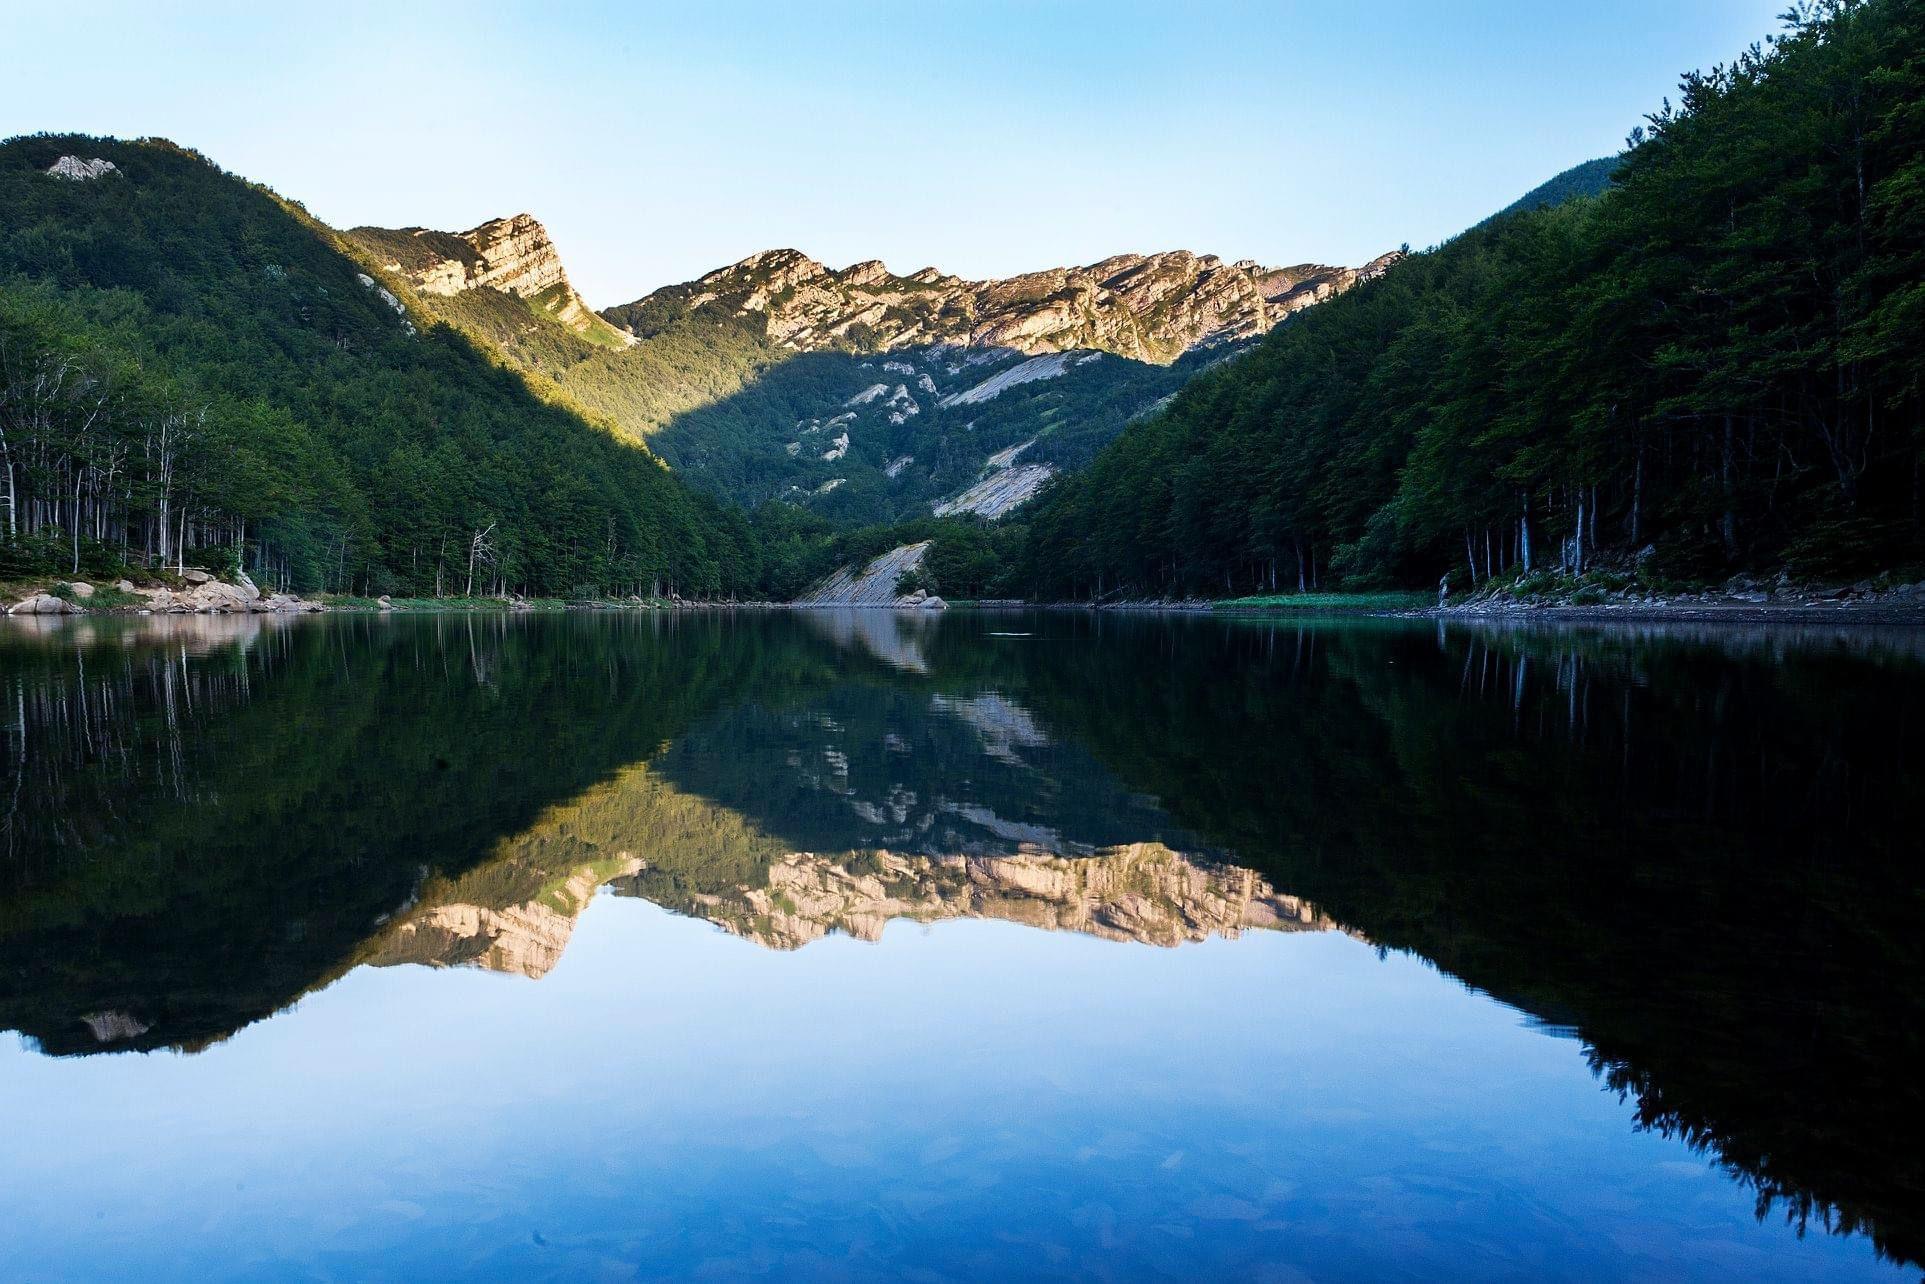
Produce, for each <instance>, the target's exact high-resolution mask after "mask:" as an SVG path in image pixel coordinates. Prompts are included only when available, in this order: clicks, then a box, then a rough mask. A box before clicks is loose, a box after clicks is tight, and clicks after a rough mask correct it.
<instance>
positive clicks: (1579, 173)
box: [1478, 156, 1624, 227]
mask: <svg viewBox="0 0 1925 1284" xmlns="http://www.w3.org/2000/svg"><path fill="white" fill-rule="evenodd" d="M1623 163H1624V157H1623V156H1600V157H1598V158H1597V159H1596V160H1587V161H1585V162H1584V163H1583V164H1582V165H1573V166H1571V168H1569V169H1567V170H1565V171H1564V172H1563V173H1561V174H1559V175H1557V176H1556V177H1554V178H1549V179H1546V180H1545V181H1543V182H1542V183H1539V184H1538V185H1537V186H1536V187H1533V188H1532V189H1531V190H1530V191H1528V192H1526V193H1524V194H1523V195H1522V196H1520V197H1518V198H1517V199H1516V200H1514V201H1512V202H1511V203H1510V204H1509V205H1506V206H1505V207H1504V208H1503V209H1501V210H1499V211H1497V213H1495V214H1493V215H1491V216H1490V218H1487V219H1485V220H1484V223H1489V222H1491V221H1492V220H1494V219H1500V218H1503V217H1504V216H1505V215H1506V214H1516V213H1518V212H1519V211H1520V210H1537V209H1550V208H1552V207H1554V206H1558V205H1562V204H1563V203H1564V202H1566V201H1569V200H1576V199H1578V198H1580V197H1585V196H1599V195H1602V194H1603V193H1605V192H1607V191H1609V190H1610V187H1611V177H1612V175H1614V174H1616V173H1617V172H1618V166H1620V165H1622V164H1623ZM1483 225H1484V224H1483V223H1480V224H1478V226H1479V227H1482V226H1483Z"/></svg>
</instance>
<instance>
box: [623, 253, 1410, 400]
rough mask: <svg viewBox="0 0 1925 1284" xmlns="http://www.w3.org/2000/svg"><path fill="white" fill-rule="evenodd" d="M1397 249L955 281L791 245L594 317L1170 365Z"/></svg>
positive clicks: (847, 342)
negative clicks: (1310, 259) (1289, 260)
mask: <svg viewBox="0 0 1925 1284" xmlns="http://www.w3.org/2000/svg"><path fill="white" fill-rule="evenodd" d="M1399 257H1401V256H1400V255H1398V254H1395V253H1392V254H1387V255H1385V256H1383V257H1382V258H1379V259H1376V260H1374V261H1373V262H1371V263H1368V264H1366V265H1364V266H1363V267H1361V268H1347V267H1329V266H1326V265H1323V264H1317V263H1304V264H1298V265H1297V266H1295V267H1284V268H1270V267H1263V266H1262V265H1260V264H1257V263H1254V262H1251V261H1248V260H1244V261H1242V262H1237V263H1225V262H1224V261H1223V260H1221V259H1219V258H1217V257H1216V256H1214V255H1208V254H1205V255H1196V254H1192V253H1190V252H1189V251H1187V250H1173V251H1169V252H1166V253H1162V254H1147V255H1145V254H1119V255H1117V256H1115V257H1113V258H1108V259H1104V260H1103V261H1102V262H1100V263H1092V264H1089V265H1088V266H1086V267H1064V268H1049V269H1047V270H1045V271H1042V272H1030V273H1025V274H1024V275H1022V276H1015V277H1010V278H1008V279H1006V280H1000V281H965V280H962V279H961V278H959V277H954V276H946V275H944V274H942V273H940V272H938V271H937V270H936V269H934V268H924V269H922V270H921V271H919V272H916V273H914V274H912V275H910V276H895V275H893V274H892V273H890V272H889V271H888V269H886V268H884V267H883V266H882V264H880V263H877V262H875V261H873V260H870V261H867V262H863V263H857V264H855V265H853V266H851V267H848V268H844V269H843V270H842V271H840V272H837V271H833V270H831V269H830V268H828V267H826V266H824V265H823V264H821V263H818V262H816V261H815V260H814V259H812V258H809V257H808V256H807V255H805V254H802V253H801V252H800V251H797V250H767V251H764V252H762V253H760V254H754V255H751V256H750V257H748V258H746V259H743V260H742V261H741V262H740V263H736V264H733V265H731V266H729V267H725V268H721V269H718V270H717V271H714V272H711V273H709V274H708V275H707V276H704V277H702V278H701V279H700V280H698V281H692V282H688V283H687V284H684V285H676V286H668V287H666V288H664V289H661V290H657V291H656V292H655V293H653V294H651V295H648V296H647V297H645V298H643V299H640V300H637V301H636V302H635V303H632V304H627V305H625V306H623V307H619V308H611V309H609V310H608V312H607V313H606V314H605V315H606V316H607V317H608V319H609V320H611V321H613V322H615V323H616V324H617V325H621V326H625V327H628V328H635V327H637V326H645V325H646V324H647V323H648V321H649V318H650V317H651V316H654V315H665V314H667V313H669V312H672V311H676V310H685V311H689V312H698V311H700V310H703V309H708V310H712V311H714V312H716V313H717V314H718V315H733V316H737V317H742V318H747V319H749V320H751V321H755V322H759V324H760V326H761V328H762V330H763V332H764V333H765V334H766V335H767V337H768V338H769V340H770V341H771V342H774V343H776V344H779V345H781V346H783V347H788V348H793V349H796V350H798V351H811V350H815V349H820V348H835V347H854V348H860V349H864V350H871V351H890V350H894V349H898V348H908V347H914V346H919V345H927V344H931V343H956V344H963V345H966V346H969V347H978V348H981V347H1000V348H1014V349H1017V350H1019V351H1022V352H1027V353H1046V352H1062V351H1069V350H1072V349H1095V350H1100V351H1103V352H1113V353H1117V354H1119V355H1121V356H1126V357H1133V358H1135V359H1137V360H1140V361H1156V362H1168V361H1172V360H1174V359H1175V358H1176V357H1177V356H1179V355H1181V354H1182V353H1183V352H1185V351H1187V350H1189V349H1190V348H1193V347H1196V346H1197V345H1198V344H1203V343H1213V342H1218V341H1225V340H1233V339H1247V338H1251V337H1253V336H1255V335H1259V334H1262V333H1264V332H1265V331H1266V330H1268V329H1270V327H1272V326H1274V325H1275V324H1276V323H1277V322H1279V321H1281V320H1283V319H1284V318H1285V317H1287V316H1289V315H1290V314H1292V313H1293V312H1297V311H1300V310H1301V309H1303V308H1307V307H1310V306H1311V305H1313V304H1316V303H1320V302H1322V301H1323V300H1325V299H1328V298H1331V297H1333V296H1334V295H1337V294H1340V293H1342V292H1343V291H1345V290H1347V289H1349V288H1350V287H1351V286H1353V285H1355V284H1357V283H1358V282H1359V281H1365V280H1369V279H1371V278H1372V277H1375V276H1378V275H1380V274H1382V272H1383V271H1384V270H1385V269H1386V268H1388V267H1389V266H1390V265H1391V264H1392V263H1394V262H1395V261H1396V260H1397V259H1398V258H1399ZM1034 377H1043V376H1042V375H1036V376H1034Z"/></svg>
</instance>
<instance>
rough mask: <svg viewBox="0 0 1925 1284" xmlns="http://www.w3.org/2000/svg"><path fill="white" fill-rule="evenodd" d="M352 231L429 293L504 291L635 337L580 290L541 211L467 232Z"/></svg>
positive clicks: (615, 336) (565, 320)
mask: <svg viewBox="0 0 1925 1284" xmlns="http://www.w3.org/2000/svg"><path fill="white" fill-rule="evenodd" d="M348 235H349V236H350V237H352V238H353V239H354V240H355V241H357V242H358V243H360V245H361V246H362V247H364V248H365V249H367V250H368V251H369V252H370V253H371V254H372V255H374V256H375V258H376V260H377V261H378V262H379V263H380V265H381V266H382V267H384V268H385V269H387V270H388V271H389V272H392V273H395V274H396V275H398V276H400V277H402V278H403V279H405V280H406V281H407V282H408V283H409V284H410V285H412V286H413V287H414V288H415V289H416V290H417V291H419V292H421V293H422V294H432V295H439V296H443V297H448V296H452V295H456V294H461V293H464V292H465V291H468V290H496V291H499V292H500V293H502V294H509V295H513V296H515V297H516V298H518V299H522V300H524V301H526V302H527V303H528V304H529V305H530V306H531V307H534V308H537V309H539V310H541V311H543V312H546V313H547V314H548V315H549V316H551V317H553V318H554V319H555V320H556V321H558V322H560V323H561V324H562V325H564V326H566V327H567V328H568V329H570V330H573V331H574V332H575V333H577V334H581V335H584V336H587V337H589V338H592V339H596V340H598V341H613V342H618V343H621V344H628V343H631V342H633V339H632V336H630V335H629V334H628V333H627V332H626V331H622V330H618V329H616V328H615V327H613V326H610V325H609V324H608V323H607V322H605V321H603V320H602V318H601V317H599V316H597V315H596V314H595V311H594V309H593V308H590V307H589V306H588V303H587V301H586V300H585V299H583V298H582V297H581V295H579V294H577V293H576V292H575V287H574V286H573V285H571V284H570V283H569V280H568V273H567V271H566V269H564V268H563V267H562V261H561V254H560V252H559V251H557V250H556V249H555V243H554V241H553V240H552V239H551V238H550V237H549V235H548V229H547V228H545V227H543V226H542V225H541V224H540V222H538V221H537V220H536V219H535V217H534V216H533V215H530V214H516V215H514V216H513V217H511V218H498V219H491V220H489V221H488V222H486V223H483V224H482V225H481V226H479V227H474V228H470V229H468V230H467V231H466V232H436V231H433V230H431V229H429V228H423V227H405V228H398V229H395V228H382V227H357V228H355V229H354V230H353V231H351V232H349V233H348Z"/></svg>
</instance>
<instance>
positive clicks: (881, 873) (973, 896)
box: [696, 843, 1336, 950]
mask: <svg viewBox="0 0 1925 1284" xmlns="http://www.w3.org/2000/svg"><path fill="white" fill-rule="evenodd" d="M696 902H697V905H696V912H698V913H700V914H701V915H702V916H703V917H705V918H708V919H709V920H710V921H712V922H714V923H716V924H718V925H719V926H721V927H722V928H723V929H725V930H727V931H730V932H734V933H736V934H737V935H740V936H743V937H746V938H747V939H749V940H752V941H754V942H755V943H756V944H758V945H761V946H764V947H766V948H768V949H775V950H792V949H798V948H800V947H801V946H804V945H807V944H808V943H809V942H811V941H816V940H820V939H821V938H823V937H824V936H827V935H829V934H830V933H831V932H841V933H844V934H846V935H848V936H852V937H854V938H856V939H857V940H862V941H874V940H877V939H879V938H880V937H881V936H882V930H883V928H884V927H886V926H887V925H888V924H889V922H890V921H891V920H893V919H909V920H912V921H914V922H919V923H933V922H938V921H941V920H944V919H953V918H989V919H1000V920H1003V921H1005V922H1010V923H1020V924H1023V925H1025V926H1029V927H1037V928H1042V929H1044V930H1047V931H1066V932H1080V933H1083V934H1084V935H1088V936H1094V937H1098V938H1101V939H1103V940H1107V941H1130V942H1135V943H1138V944H1145V945H1157V946H1163V947H1166V948H1167V947H1170V946H1175V945H1180V944H1183V943H1184V942H1187V941H1201V940H1206V939H1208V938H1209V937H1212V936H1222V937H1236V936H1239V935H1241V934H1242V933H1243V932H1245V931H1248V930H1269V931H1327V930H1330V929H1332V928H1335V927H1336V924H1335V923H1334V922H1332V921H1331V920H1330V919H1328V918H1326V917H1325V916H1324V915H1323V914H1321V913H1319V912H1318V911H1317V910H1316V909H1315V907H1313V906H1311V905H1310V904H1308V903H1307V902H1305V901H1303V900H1301V899H1300V898H1298V897H1295V896H1291V895H1288V894H1285V893H1282V892H1278V891H1277V890H1276V889H1274V888H1272V887H1271V886H1270V885H1269V884H1268V883H1266V882H1265V881H1264V880H1263V879H1262V878H1261V877H1259V876H1258V875H1257V874H1255V873H1254V872H1252V871H1250V870H1247V869H1242V868H1239V867H1237V866H1233V865H1213V864H1208V863H1204V862H1200V861H1196V860H1193V859H1191V858H1190V857H1188V856H1185V855H1184V854H1183V853H1181V852H1176V851H1172V850H1170V849H1169V848H1167V847H1164V846H1162V845H1161V844H1159V843H1132V844H1130V845H1129V846H1127V847H1122V848H1118V849H1116V850H1114V851H1109V852H1104V853H1101V854H1098V855H1094V856H1087V857H1064V856H1057V855H1052V854H1049V853H1044V852H1037V853H1024V854H1022V855H1017V856H994V857H979V856H945V857H928V856H913V855H906V854H901V853H896V852H889V851H874V852H866V853H861V854H859V855H858V856H857V857H855V858H853V859H850V860H845V861H836V860H831V859H829V858H828V857H825V856H821V855H817V854H815V853H812V852H792V853H790V854H788V855H786V856H784V857H782V858H781V859H780V860H778V861H776V862H775V864H774V865H773V866H772V867H771V868H770V870H769V881H768V885H767V886H766V887H753V888H751V887H744V888H741V889H739V890H738V891H737V892H736V893H735V894H734V895H733V896H719V895H713V894H708V895H700V896H697V897H696Z"/></svg>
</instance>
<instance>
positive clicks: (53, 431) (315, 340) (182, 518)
mask: <svg viewBox="0 0 1925 1284" xmlns="http://www.w3.org/2000/svg"><path fill="white" fill-rule="evenodd" d="M75 154H78V155H81V156H83V158H92V157H96V156H97V157H101V158H103V159H106V160H109V161H111V162H112V163H113V164H114V166H115V167H116V168H115V170H114V171H112V172H110V173H107V174H105V175H103V176H102V177H99V178H95V179H91V180H87V181H74V180H68V179H62V178H59V177H55V176H53V175H50V174H48V173H46V170H47V169H48V167H49V166H50V165H52V164H53V162H54V161H55V160H57V159H58V158H59V157H61V156H63V155H75ZM0 211H4V212H5V217H4V218H0V505H4V507H3V508H0V580H5V579H24V578H27V577H31V576H36V575H39V576H45V575H54V574H73V573H87V574H91V575H94V576H97V577H104V576H109V575H114V574H118V573H123V572H125V571H128V570H135V571H139V570H153V569H157V568H160V567H162V566H165V565H170V564H171V565H173V566H176V567H178V566H181V565H185V564H193V563H200V564H203V565H207V566H210V567H216V568H226V567H233V566H244V567H245V568H246V569H247V570H248V571H249V572H250V573H251V574H253V575H254V576H255V578H256V579H257V580H258V581H259V582H261V583H262V584H263V585H264V586H266V585H273V586H275V587H282V588H292V589H296V590H300V591H309V590H316V589H326V590H331V591H337V592H356V593H387V592H395V593H415V594H422V595H428V594H434V595H455V594H484V593H486V594H504V593H510V592H519V593H526V594H543V595H556V596H560V595H576V596H593V595H613V594H625V593H630V592H639V593H662V594H666V593H670V592H679V593H681V594H684V595H686V596H689V597H717V596H725V595H728V594H746V593H752V592H753V591H754V590H755V588H756V586H757V585H758V583H759V581H760V578H761V575H762V566H761V562H760V558H759V556H758V553H757V548H758V545H757V541H756V538H755V536H754V534H753V531H752V529H751V525H750V520H749V517H748V515H747V514H746V513H743V512H741V511H740V510H739V509H736V508H733V507H730V506H728V505H725V504H723V503H721V502H719V501H716V500H714V499H711V498H709V497H708V496H706V495H702V494H698V493H696V492H695V491H692V490H691V489H689V488H688V487H686V486H684V485H682V484H681V482H680V481H679V480H678V479H677V478H675V477H674V476H672V475H671V474H670V473H669V472H668V471H667V470H666V469H665V468H664V467H663V466H662V464H661V462H660V461H659V460H657V459H656V458H655V457H654V456H652V455H650V454H649V453H648V452H647V451H646V450H644V449H641V448H638V447H637V446H635V445H633V444H630V443H627V442H623V441H619V440H617V439H615V438H614V437H613V436H612V435H610V434H609V433H608V432H606V431H604V430H603V429H601V428H599V427H597V426H595V425H594V424H591V423H589V422H587V421H586V420H584V419H583V418H582V417H581V416H580V415H578V414H574V413H571V412H570V410H569V409H568V408H567V407H564V406H556V405H553V404H549V403H548V402H546V401H544V400H542V399H540V398H538V397H537V396H536V395H535V394H534V392H533V391H531V389H530V387H529V385H528V384H527V383H526V382H525V381H524V379H523V378H522V377H521V376H520V375H519V374H517V373H515V372H512V371H510V370H507V369H504V368H502V367H501V366H500V365H498V364H496V363H495V362H493V361H491V360H490V359H489V358H488V357H487V355H486V354H484V353H483V352H482V351H480V350H479V349H477V348H476V347H475V346H474V345H473V343H472V342H471V341H470V340H469V339H468V338H467V337H466V336H464V335H462V334H460V333H458V332H457V331H455V330H453V329H451V328H449V327H446V326H439V325H437V326H429V327H425V328H423V329H420V330H419V331H417V329H416V327H415V326H414V325H413V324H412V322H410V321H408V320H407V318H406V317H405V316H404V315H402V314H401V310H400V309H399V308H398V307H397V306H395V302H394V301H393V299H392V298H391V297H384V296H383V294H382V293H381V290H380V288H379V287H378V285H376V284H373V283H372V279H371V278H369V277H367V276H365V275H364V274H362V273H361V272H360V271H359V267H360V265H359V264H358V263H357V261H356V260H355V259H354V258H352V257H351V256H350V254H349V252H348V250H349V247H348V246H347V245H346V243H345V242H344V241H342V239H341V238H340V237H338V236H337V235H336V234H335V233H334V232H332V231H331V230H330V229H328V228H326V227H325V226H323V225H322V224H320V223H318V222H316V221H315V220H313V219H312V218H310V217H308V216H307V215H306V213H305V212H304V211H303V210H302V209H301V208H300V207H299V206H298V205H295V204H293V203H291V202H288V201H285V200H283V199H281V198H280V197H277V196H276V195H274V194H273V193H272V192H270V191H268V190H266V189H265V188H261V187H258V186H254V185H251V184H248V183H245V182H243V181H241V180H239V179H238V178H235V177H234V176H232V175H229V174H226V173H224V172H222V171H221V170H219V169H217V168H216V167H215V166H213V165H212V164H211V163H209V162H208V161H207V160H206V159H204V158H203V157H201V156H199V155H197V154H196V153H193V152H191V151H188V150H186V149H183V148H180V147H177V146H175V145H173V144H170V143H166V142H161V141H157V140H147V141H143V142H139V143H124V142H116V141H113V140H103V139H93V138H82V137H71V136H66V137H54V136H41V137H31V138H22V139H16V140H13V141H11V142H8V143H6V144H4V145H0Z"/></svg>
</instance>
